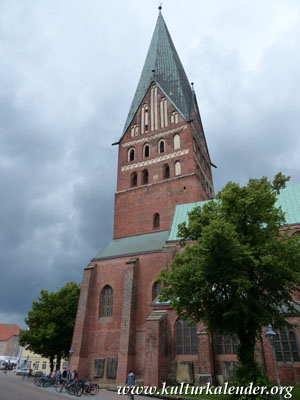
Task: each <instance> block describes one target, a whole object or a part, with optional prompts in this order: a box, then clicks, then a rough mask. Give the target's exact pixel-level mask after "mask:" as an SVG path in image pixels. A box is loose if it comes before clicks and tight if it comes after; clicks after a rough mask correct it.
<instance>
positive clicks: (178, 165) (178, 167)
mask: <svg viewBox="0 0 300 400" xmlns="http://www.w3.org/2000/svg"><path fill="white" fill-rule="evenodd" d="M180 174H181V162H180V161H176V163H175V175H176V176H177V175H180Z"/></svg>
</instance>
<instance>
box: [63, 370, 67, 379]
mask: <svg viewBox="0 0 300 400" xmlns="http://www.w3.org/2000/svg"><path fill="white" fill-rule="evenodd" d="M62 377H63V378H64V379H66V377H67V370H66V368H64V370H63V373H62Z"/></svg>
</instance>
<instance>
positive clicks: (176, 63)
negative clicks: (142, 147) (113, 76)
mask: <svg viewBox="0 0 300 400" xmlns="http://www.w3.org/2000/svg"><path fill="white" fill-rule="evenodd" d="M152 82H155V83H156V84H157V85H158V86H159V88H160V89H161V90H162V91H163V93H164V94H165V96H166V97H167V98H168V100H169V101H170V102H171V103H172V104H173V106H174V107H175V108H176V109H177V111H178V112H179V113H180V114H181V115H182V117H183V118H184V119H185V120H186V121H189V120H191V112H192V104H193V91H192V89H191V86H190V83H189V81H188V79H187V76H186V74H185V71H184V69H183V66H182V64H181V61H180V59H179V57H178V54H177V51H176V49H175V46H174V44H173V41H172V38H171V35H170V33H169V31H168V28H167V26H166V23H165V21H164V19H163V16H162V14H161V12H160V11H159V14H158V18H157V22H156V26H155V29H154V33H153V36H152V40H151V43H150V47H149V50H148V54H147V57H146V61H145V64H144V67H143V71H142V74H141V77H140V80H139V83H138V86H137V89H136V92H135V95H134V98H133V101H132V104H131V107H130V110H129V114H128V117H127V120H126V123H125V127H124V132H125V131H126V129H127V128H128V126H129V125H130V123H131V121H132V119H133V117H134V115H135V113H136V112H137V109H138V107H139V106H140V104H141V102H142V100H143V98H144V96H145V94H146V92H147V90H148V88H149V86H150V84H151V83H152ZM124 132H123V133H124Z"/></svg>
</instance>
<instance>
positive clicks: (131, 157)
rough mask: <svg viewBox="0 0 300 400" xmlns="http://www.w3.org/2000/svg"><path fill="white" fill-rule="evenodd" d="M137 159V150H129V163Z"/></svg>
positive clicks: (132, 148)
mask: <svg viewBox="0 0 300 400" xmlns="http://www.w3.org/2000/svg"><path fill="white" fill-rule="evenodd" d="M134 159H135V148H134V147H131V149H129V150H128V162H130V161H134Z"/></svg>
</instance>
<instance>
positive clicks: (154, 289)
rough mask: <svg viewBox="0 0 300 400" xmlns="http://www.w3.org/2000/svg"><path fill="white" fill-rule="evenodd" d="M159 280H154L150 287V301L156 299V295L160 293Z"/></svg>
mask: <svg viewBox="0 0 300 400" xmlns="http://www.w3.org/2000/svg"><path fill="white" fill-rule="evenodd" d="M160 289H161V282H154V285H153V287H152V301H154V300H155V299H156V297H157V296H158V295H159V294H160Z"/></svg>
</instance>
